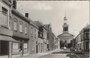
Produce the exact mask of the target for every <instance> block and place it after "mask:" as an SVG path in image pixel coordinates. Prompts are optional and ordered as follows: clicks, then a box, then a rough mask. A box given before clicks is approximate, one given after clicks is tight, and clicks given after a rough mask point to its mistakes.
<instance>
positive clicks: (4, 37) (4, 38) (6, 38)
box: [0, 35, 16, 42]
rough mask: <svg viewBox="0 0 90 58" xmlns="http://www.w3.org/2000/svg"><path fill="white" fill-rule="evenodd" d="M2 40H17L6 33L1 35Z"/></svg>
mask: <svg viewBox="0 0 90 58" xmlns="http://www.w3.org/2000/svg"><path fill="white" fill-rule="evenodd" d="M0 40H2V41H14V42H16V40H15V39H13V38H12V37H9V36H4V35H0Z"/></svg>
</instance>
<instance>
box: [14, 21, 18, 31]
mask: <svg viewBox="0 0 90 58" xmlns="http://www.w3.org/2000/svg"><path fill="white" fill-rule="evenodd" d="M14 30H17V22H16V21H14Z"/></svg>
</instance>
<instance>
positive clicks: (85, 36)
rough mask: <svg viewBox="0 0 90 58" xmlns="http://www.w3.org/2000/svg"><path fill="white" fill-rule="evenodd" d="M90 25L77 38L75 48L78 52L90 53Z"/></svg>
mask: <svg viewBox="0 0 90 58" xmlns="http://www.w3.org/2000/svg"><path fill="white" fill-rule="evenodd" d="M89 37H90V25H87V26H86V27H85V28H83V29H82V30H81V31H80V33H79V34H78V35H77V36H76V37H75V40H76V45H75V48H76V50H77V51H78V52H82V53H85V52H88V53H89V51H90V47H89V45H90V43H89V41H90V38H89Z"/></svg>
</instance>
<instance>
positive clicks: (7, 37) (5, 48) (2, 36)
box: [0, 0, 16, 58]
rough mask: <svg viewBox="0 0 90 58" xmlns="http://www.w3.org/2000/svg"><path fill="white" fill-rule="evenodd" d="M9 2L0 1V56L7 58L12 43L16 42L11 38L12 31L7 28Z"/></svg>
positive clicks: (5, 0) (8, 0)
mask: <svg viewBox="0 0 90 58" xmlns="http://www.w3.org/2000/svg"><path fill="white" fill-rule="evenodd" d="M10 2H11V1H10V0H0V56H1V55H9V58H10V57H11V52H12V51H11V49H12V42H14V41H16V40H14V39H13V38H12V35H13V31H12V30H10V28H9V18H10V16H9V15H10V12H11V11H10V8H11V3H10Z"/></svg>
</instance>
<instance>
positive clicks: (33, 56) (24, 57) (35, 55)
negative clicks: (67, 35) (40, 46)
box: [17, 49, 60, 58]
mask: <svg viewBox="0 0 90 58" xmlns="http://www.w3.org/2000/svg"><path fill="white" fill-rule="evenodd" d="M56 51H60V49H55V50H53V51H49V52H46V53H38V54H31V55H26V56H23V57H17V58H38V57H41V56H44V55H48V54H51V53H53V52H56Z"/></svg>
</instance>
